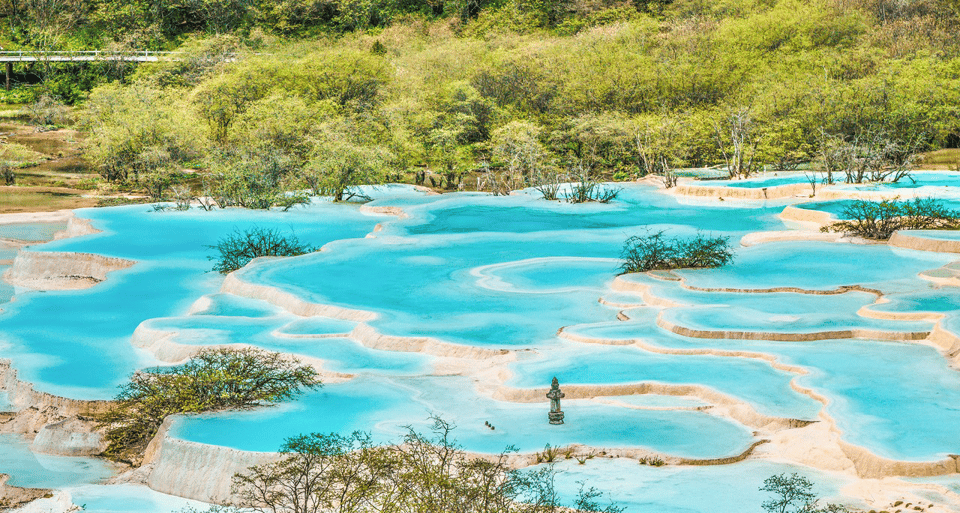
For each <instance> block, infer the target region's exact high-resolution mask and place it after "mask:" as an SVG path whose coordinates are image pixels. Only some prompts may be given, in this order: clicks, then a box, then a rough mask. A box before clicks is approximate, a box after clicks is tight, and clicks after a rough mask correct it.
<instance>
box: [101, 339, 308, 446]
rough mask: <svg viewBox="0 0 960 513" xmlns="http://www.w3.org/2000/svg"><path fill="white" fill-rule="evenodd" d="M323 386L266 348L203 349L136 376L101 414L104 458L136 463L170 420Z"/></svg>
mask: <svg viewBox="0 0 960 513" xmlns="http://www.w3.org/2000/svg"><path fill="white" fill-rule="evenodd" d="M319 386H320V380H319V379H318V377H317V371H316V370H315V369H314V368H313V367H311V366H309V365H300V361H299V360H297V359H296V358H291V357H289V356H287V355H282V354H280V353H273V352H270V351H264V350H261V349H252V348H251V349H204V350H202V351H200V352H199V353H198V354H197V355H196V356H194V357H193V358H191V359H190V360H189V361H187V363H185V364H183V365H177V366H174V367H159V368H154V369H148V370H144V371H138V372H136V373H135V374H134V375H133V376H132V377H131V378H130V382H129V383H126V384H124V385H122V386H121V387H120V393H119V394H117V398H116V402H117V404H116V406H115V407H114V408H112V409H111V410H110V411H108V412H106V413H104V414H102V415H99V416H98V418H97V420H98V421H99V422H100V425H101V426H102V427H106V428H107V434H106V439H107V441H108V442H109V445H108V446H107V449H106V450H105V451H104V452H103V455H104V456H107V457H108V458H111V459H116V460H120V461H127V462H131V463H137V462H138V461H139V459H140V458H141V457H142V455H143V451H144V449H146V447H147V444H148V443H149V442H150V440H151V439H152V438H153V436H154V435H156V433H157V430H158V429H159V428H160V425H161V424H162V423H163V421H164V419H166V418H167V417H168V416H170V415H173V414H177V413H202V412H208V411H217V410H225V409H246V408H252V407H255V406H262V405H266V404H275V403H279V402H283V401H287V400H290V399H293V398H295V397H297V396H299V395H300V394H302V393H303V391H304V390H307V389H314V388H317V387H319Z"/></svg>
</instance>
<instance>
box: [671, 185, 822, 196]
mask: <svg viewBox="0 0 960 513" xmlns="http://www.w3.org/2000/svg"><path fill="white" fill-rule="evenodd" d="M667 190H668V191H671V192H672V193H673V194H675V195H678V196H693V197H697V198H723V199H744V200H772V199H783V198H793V197H795V196H810V195H811V192H812V189H811V187H810V184H809V183H795V184H788V185H778V186H772V187H736V186H719V185H709V182H686V183H682V184H680V185H677V186H676V187H674V188H673V189H667Z"/></svg>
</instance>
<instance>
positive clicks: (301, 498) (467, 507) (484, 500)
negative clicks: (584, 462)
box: [233, 419, 623, 513]
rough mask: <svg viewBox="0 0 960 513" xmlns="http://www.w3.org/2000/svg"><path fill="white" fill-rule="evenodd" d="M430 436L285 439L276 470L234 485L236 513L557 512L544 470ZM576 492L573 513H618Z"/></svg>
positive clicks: (253, 470)
mask: <svg viewBox="0 0 960 513" xmlns="http://www.w3.org/2000/svg"><path fill="white" fill-rule="evenodd" d="M434 421H435V423H434V426H433V432H432V433H431V434H423V433H418V432H416V431H414V430H413V429H412V428H411V429H409V430H408V432H407V434H406V435H405V436H404V437H403V439H402V440H400V441H399V443H398V444H396V445H392V446H388V445H378V444H374V443H373V442H372V441H371V439H370V436H369V435H368V434H364V433H353V434H352V435H346V436H345V435H339V434H329V435H327V434H319V433H313V434H309V435H300V436H296V437H293V438H290V439H288V440H287V441H286V443H284V445H283V447H282V448H281V453H282V454H283V455H284V457H283V458H282V459H281V460H280V461H278V462H276V463H268V464H264V465H257V466H254V467H250V468H249V469H247V471H245V472H241V473H238V474H236V475H235V476H234V478H233V485H234V493H235V496H236V497H237V504H236V506H237V507H239V508H240V510H241V511H257V512H278V511H284V512H290V513H315V512H321V511H336V512H341V513H422V512H460V513H548V512H560V511H571V510H570V509H567V508H565V507H563V506H565V505H564V504H561V501H560V498H559V496H558V494H557V492H556V490H555V489H554V483H553V479H554V474H555V473H554V471H553V469H552V468H550V467H546V468H542V469H540V470H535V471H526V472H524V471H516V470H510V468H509V467H508V466H507V461H506V454H501V455H500V456H499V457H493V458H479V457H470V456H468V455H467V454H466V453H465V452H464V451H463V449H462V448H461V447H459V446H458V445H457V444H456V442H455V441H454V440H453V439H452V426H451V425H450V424H448V423H446V422H444V421H443V420H440V419H434ZM599 498H600V494H599V493H598V492H597V491H596V490H594V489H581V491H580V494H579V496H578V498H577V499H576V500H575V501H574V503H573V504H570V505H569V506H570V507H572V508H573V510H575V511H592V512H603V513H620V512H621V511H623V509H622V508H619V507H617V506H616V505H613V504H609V505H601V504H599V503H598V502H597V499H599Z"/></svg>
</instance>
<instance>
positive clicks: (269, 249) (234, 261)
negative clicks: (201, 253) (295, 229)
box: [207, 227, 317, 274]
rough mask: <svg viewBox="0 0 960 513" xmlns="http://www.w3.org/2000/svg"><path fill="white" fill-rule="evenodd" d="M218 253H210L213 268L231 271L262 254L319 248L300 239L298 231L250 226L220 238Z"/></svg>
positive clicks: (221, 272)
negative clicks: (291, 232) (285, 232)
mask: <svg viewBox="0 0 960 513" xmlns="http://www.w3.org/2000/svg"><path fill="white" fill-rule="evenodd" d="M207 247H209V248H211V249H216V250H217V251H218V252H219V255H216V256H209V257H207V258H208V259H210V260H214V261H216V265H214V266H213V270H214V271H217V272H218V273H220V274H228V273H231V272H233V271H236V270H237V269H240V268H242V267H243V266H245V265H247V264H248V263H250V261H251V260H253V259H254V258H258V257H263V256H297V255H304V254H307V253H311V252H313V251H316V250H317V248H314V247H312V246H309V245H307V244H304V243H303V242H300V239H298V238H297V236H296V235H293V234H290V235H286V236H285V235H283V234H282V233H280V230H277V229H275V228H273V229H268V228H258V227H255V228H250V229H248V230H244V231H242V232H241V231H240V230H234V232H233V233H231V234H230V235H227V236H225V237H223V238H221V239H220V240H219V241H217V244H216V245H214V246H207Z"/></svg>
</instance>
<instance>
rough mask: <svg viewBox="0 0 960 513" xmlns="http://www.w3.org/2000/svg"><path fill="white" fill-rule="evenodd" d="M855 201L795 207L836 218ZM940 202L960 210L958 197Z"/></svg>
mask: <svg viewBox="0 0 960 513" xmlns="http://www.w3.org/2000/svg"><path fill="white" fill-rule="evenodd" d="M934 197H936V196H934ZM855 201H856V200H849V199H848V200H831V201H811V202H807V203H800V204H798V205H797V207H799V208H803V209H807V210H819V211H821V212H827V213H830V214H832V215H833V216H834V217H836V218H837V219H847V217H845V216H844V215H843V211H844V210H845V209H846V208H847V207H849V206H850V205H852V204H853V203H854V202H855ZM942 203H943V205H944V206H945V207H946V208H949V209H952V210H960V200H958V199H943V200H942ZM929 233H930V234H931V235H935V234H938V233H953V232H951V231H943V230H930V231H929Z"/></svg>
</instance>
